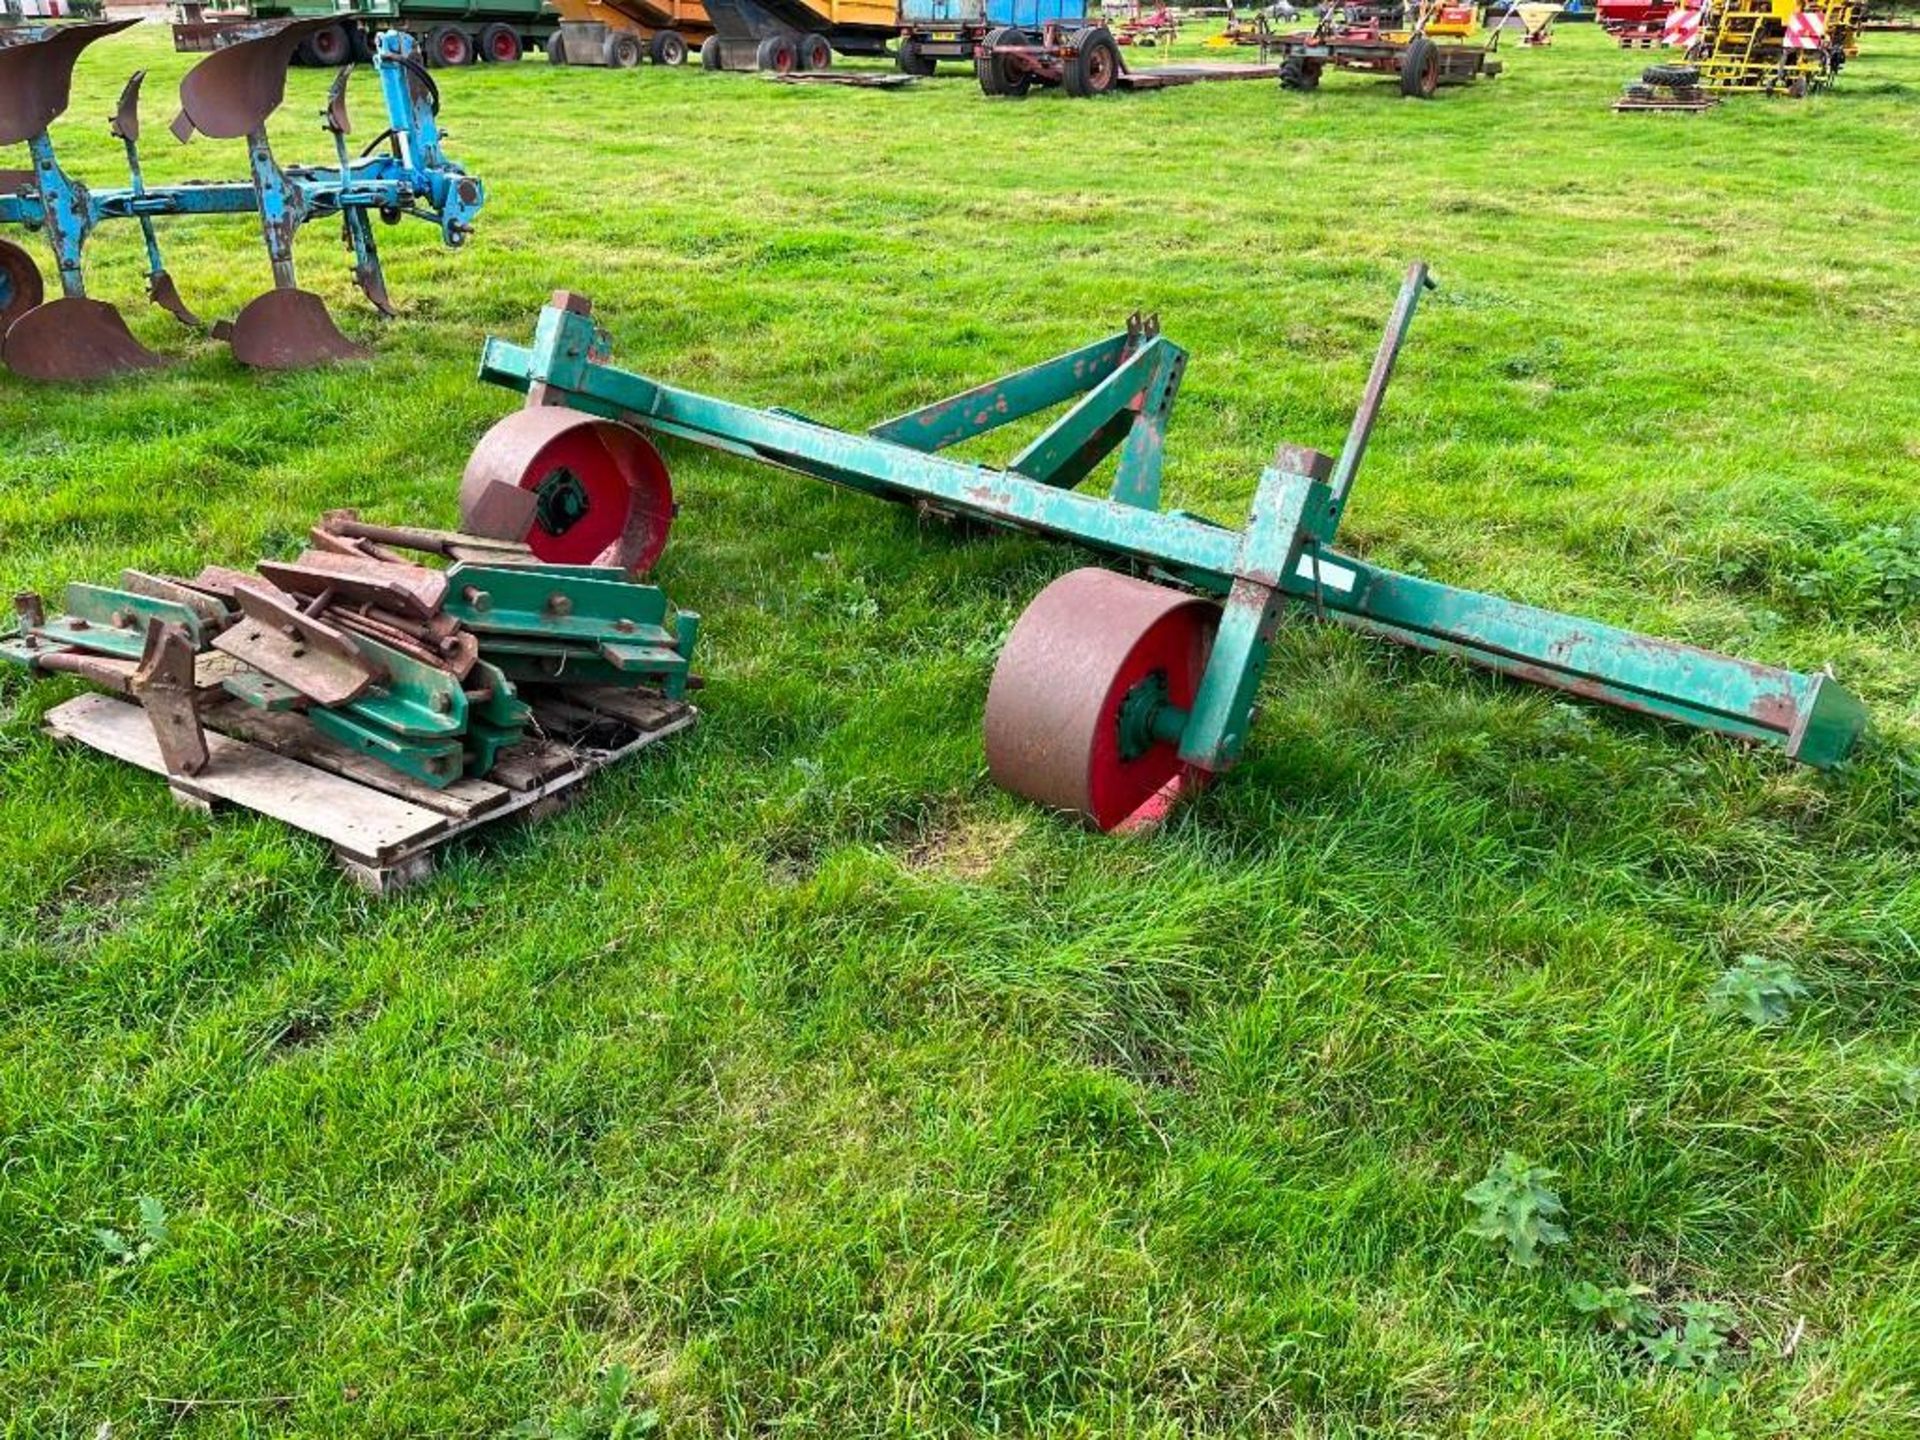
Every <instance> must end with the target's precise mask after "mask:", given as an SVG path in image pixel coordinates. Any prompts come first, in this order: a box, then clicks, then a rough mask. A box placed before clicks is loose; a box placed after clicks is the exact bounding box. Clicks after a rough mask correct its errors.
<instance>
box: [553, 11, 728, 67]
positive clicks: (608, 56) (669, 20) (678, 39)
mask: <svg viewBox="0 0 1920 1440" xmlns="http://www.w3.org/2000/svg"><path fill="white" fill-rule="evenodd" d="M547 8H548V9H549V10H551V11H553V13H554V14H555V15H557V16H559V17H560V33H559V34H558V35H556V36H555V37H554V38H553V39H552V40H550V41H548V42H547V59H549V60H550V61H552V62H553V63H554V64H555V65H610V66H612V67H613V68H615V69H619V70H624V69H628V68H630V67H632V66H634V65H638V64H639V63H640V60H641V57H642V56H645V57H646V58H648V59H650V60H652V61H653V63H654V64H656V65H684V64H686V63H687V51H688V48H689V47H690V46H698V45H700V44H701V43H702V42H704V41H705V40H706V39H707V37H708V36H710V35H712V34H713V23H712V21H710V20H709V19H708V18H707V7H706V6H705V5H703V4H701V3H700V0H547Z"/></svg>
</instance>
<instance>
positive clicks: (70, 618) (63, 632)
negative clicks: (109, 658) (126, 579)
mask: <svg viewBox="0 0 1920 1440" xmlns="http://www.w3.org/2000/svg"><path fill="white" fill-rule="evenodd" d="M66 600H67V613H66V614H64V615H54V616H50V617H48V619H47V621H46V623H45V624H42V625H37V626H35V627H34V629H33V634H34V635H35V636H36V637H37V638H38V639H40V640H42V641H44V642H46V643H47V644H50V645H72V646H75V647H76V648H78V649H82V650H95V651H99V652H100V653H102V654H106V655H117V656H119V657H121V658H122V659H125V660H138V659H139V658H140V655H141V652H142V650H144V649H145V647H146V643H147V622H148V621H150V620H158V621H161V622H162V623H163V624H170V625H178V626H179V627H180V628H181V629H183V630H185V631H186V632H187V638H188V639H189V640H191V641H192V642H193V648H194V649H195V650H199V649H202V648H204V647H205V645H206V643H207V623H206V621H205V620H204V619H203V618H202V617H201V616H200V615H199V614H197V613H196V612H195V611H193V610H191V609H189V608H188V607H187V606H185V605H180V604H176V603H175V602H173V601H171V600H156V599H155V598H153V597H152V596H151V595H136V594H135V593H134V592H133V591H131V590H114V589H110V588H109V587H107V586H105V585H83V584H80V583H78V582H75V583H73V584H71V585H69V586H67V590H66Z"/></svg>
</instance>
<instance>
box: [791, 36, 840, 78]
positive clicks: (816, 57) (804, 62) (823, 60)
mask: <svg viewBox="0 0 1920 1440" xmlns="http://www.w3.org/2000/svg"><path fill="white" fill-rule="evenodd" d="M797 55H798V59H799V65H800V68H801V69H802V70H831V69H832V68H833V46H832V45H830V44H828V43H827V37H826V36H824V35H803V36H801V37H800V46H799V49H798V51H797Z"/></svg>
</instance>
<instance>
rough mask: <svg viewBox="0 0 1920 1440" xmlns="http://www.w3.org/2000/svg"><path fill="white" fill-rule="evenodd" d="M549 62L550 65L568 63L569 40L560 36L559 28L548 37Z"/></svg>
mask: <svg viewBox="0 0 1920 1440" xmlns="http://www.w3.org/2000/svg"><path fill="white" fill-rule="evenodd" d="M547 63H548V64H549V65H564V64H566V63H567V42H566V41H564V40H562V39H561V38H560V32H559V31H558V30H556V31H554V32H553V34H551V35H549V36H548V37H547Z"/></svg>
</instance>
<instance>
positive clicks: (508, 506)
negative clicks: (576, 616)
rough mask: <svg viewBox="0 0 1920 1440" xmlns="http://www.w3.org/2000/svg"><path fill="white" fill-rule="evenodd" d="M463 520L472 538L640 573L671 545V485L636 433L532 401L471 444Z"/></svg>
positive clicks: (563, 561)
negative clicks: (514, 543)
mask: <svg viewBox="0 0 1920 1440" xmlns="http://www.w3.org/2000/svg"><path fill="white" fill-rule="evenodd" d="M460 523H461V526H462V528H464V529H466V530H467V531H469V532H470V533H473V534H477V535H487V536H491V537H493V538H496V539H503V540H524V541H525V542H526V543H527V544H528V545H529V546H531V547H532V549H533V553H534V555H535V556H536V557H537V558H539V559H541V560H546V561H550V562H552V563H554V564H558V565H613V566H618V567H619V568H620V569H622V570H629V571H632V572H633V573H635V574H640V573H642V572H644V571H646V570H648V569H650V568H651V567H652V565H653V562H654V561H655V560H657V559H659V558H660V552H661V551H662V550H664V549H666V547H667V533H668V531H669V530H670V529H671V528H672V525H673V486H672V484H671V482H670V481H669V480H668V478H667V467H666V462H665V461H663V460H662V459H661V458H660V452H659V451H658V450H655V449H654V448H653V445H652V444H651V443H650V442H649V441H648V440H647V438H646V436H644V435H642V434H641V433H640V432H639V431H637V430H634V429H632V428H631V427H629V426H626V425H620V424H616V423H615V422H614V421H611V420H601V419H598V418H597V417H595V416H592V415H584V414H582V413H581V412H579V411H578V410H569V409H566V408H565V407H563V406H558V405H544V406H543V405H536V406H530V407H528V408H527V409H525V410H520V411H516V412H515V413H514V414H512V415H509V416H507V418H506V419H504V420H502V421H500V422H499V423H498V424H497V425H495V426H494V427H493V428H492V429H491V430H489V431H488V432H487V433H486V434H485V435H484V436H482V437H481V440H480V443H479V444H478V445H477V446H475V447H474V451H473V456H472V458H471V459H469V460H468V461H467V469H466V474H465V475H463V476H462V477H461V480H460Z"/></svg>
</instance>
